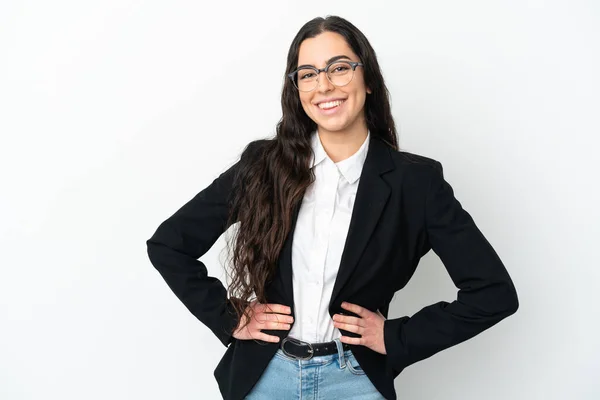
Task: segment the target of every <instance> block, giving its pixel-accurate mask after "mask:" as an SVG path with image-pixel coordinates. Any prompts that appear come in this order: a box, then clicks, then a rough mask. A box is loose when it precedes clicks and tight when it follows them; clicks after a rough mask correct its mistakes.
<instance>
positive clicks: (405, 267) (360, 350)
mask: <svg viewBox="0 0 600 400" xmlns="http://www.w3.org/2000/svg"><path fill="white" fill-rule="evenodd" d="M265 142H266V140H257V141H254V142H252V143H250V144H249V145H248V146H247V147H246V149H245V150H244V152H243V153H242V156H241V158H240V160H239V161H238V162H237V163H236V164H235V165H233V166H232V167H231V168H229V169H228V170H227V171H225V172H224V173H222V174H221V175H220V176H219V177H218V178H216V179H215V180H214V181H213V182H212V183H211V184H210V185H209V186H208V187H206V188H205V189H204V190H202V191H201V192H200V193H198V194H197V195H196V196H195V197H194V198H193V199H191V200H190V201H189V202H187V203H186V204H185V205H184V206H183V207H181V209H179V210H178V211H177V212H175V213H174V214H173V215H172V216H171V217H170V218H168V219H167V220H166V221H164V222H163V223H162V224H160V226H159V227H158V229H157V230H156V232H155V233H154V235H153V236H152V237H151V238H150V239H148V240H147V248H148V256H149V257H150V260H151V262H152V264H153V265H154V267H156V269H157V270H158V271H159V272H160V274H161V275H162V277H163V278H164V279H165V281H166V282H167V284H168V285H169V287H170V288H171V289H172V291H173V292H174V293H175V294H176V295H177V296H178V298H179V299H180V300H181V301H182V302H183V303H184V304H185V306H186V307H187V308H188V309H189V310H190V311H191V312H192V313H193V314H194V315H195V316H196V317H197V318H198V319H199V320H200V321H201V322H202V323H204V324H205V325H206V326H207V327H208V328H210V329H211V330H212V331H213V333H214V334H215V335H216V336H217V337H218V338H219V340H220V341H221V342H222V343H223V345H225V346H228V347H227V350H226V351H225V354H224V356H223V358H222V359H221V361H220V362H219V364H218V365H217V367H216V369H215V371H214V375H215V378H216V380H217V382H218V384H219V389H220V391H221V393H222V395H223V398H224V399H226V400H238V399H243V398H244V397H245V396H246V395H247V394H248V393H249V392H250V390H251V389H252V387H253V386H254V384H255V383H256V382H257V381H258V379H259V378H260V376H261V374H262V373H263V371H264V370H265V368H266V366H267V364H268V363H269V361H270V360H271V358H272V357H273V355H274V354H275V352H276V351H277V349H278V347H279V344H278V343H267V342H263V341H254V340H237V339H235V338H234V337H232V336H231V332H232V331H233V329H234V328H235V327H236V326H237V320H236V318H235V316H234V315H233V313H232V312H233V308H232V306H231V303H230V302H229V300H228V299H227V292H226V289H225V287H224V286H223V284H222V283H221V282H220V281H219V280H218V279H216V278H213V277H210V276H208V275H207V270H206V267H205V265H204V264H203V263H202V262H201V261H199V260H198V258H199V257H201V256H202V255H203V254H205V253H206V252H207V251H208V250H209V249H210V248H211V247H212V245H213V244H214V243H215V241H216V240H217V239H218V238H219V236H220V235H221V234H222V233H223V232H224V231H225V230H226V229H227V228H228V226H226V219H227V215H228V199H229V195H230V193H231V188H232V183H233V179H234V176H235V173H236V171H237V170H238V169H240V168H244V165H247V163H250V162H252V160H253V159H255V157H260V149H261V144H263V143H265ZM299 209H300V207H299V205H298V206H297V207H296V208H295V209H294V210H293V225H292V230H291V232H290V234H289V235H288V237H287V239H286V242H285V244H284V247H283V249H282V251H281V253H280V258H279V260H278V264H279V268H278V269H277V272H276V275H275V278H274V279H273V281H272V282H271V283H270V284H269V285H268V286H267V290H266V295H267V301H268V302H269V303H279V304H285V305H287V306H290V307H291V309H292V315H295V313H294V304H293V299H294V297H293V288H292V253H291V250H292V243H291V241H292V237H293V231H294V227H295V223H296V220H297V217H298V211H299ZM430 249H433V250H434V252H435V253H436V254H437V255H438V256H439V257H440V259H441V261H442V263H443V264H444V266H445V268H446V269H447V270H448V273H449V274H450V277H451V278H452V281H453V282H454V284H455V285H456V287H457V288H458V289H459V290H458V295H457V300H455V301H453V302H451V303H448V302H445V301H439V302H437V303H435V304H432V305H430V306H427V307H424V308H423V309H421V310H420V311H418V312H417V313H415V314H414V315H412V316H411V317H408V316H404V317H401V318H394V319H387V320H386V321H385V324H384V338H385V347H386V351H387V354H386V355H383V354H379V353H377V352H375V351H373V350H371V349H369V348H367V347H365V346H358V345H352V346H351V348H352V352H353V353H354V355H355V356H356V359H357V360H358V362H359V364H360V365H361V367H362V368H363V370H364V371H365V373H366V375H367V376H368V377H369V379H370V380H371V381H372V382H373V384H374V386H375V387H376V388H377V389H378V390H379V391H380V392H381V393H382V395H383V396H384V397H385V398H386V399H390V400H391V399H396V393H395V390H394V378H395V377H396V376H398V374H400V372H402V370H403V369H404V368H406V367H407V366H409V365H411V364H413V363H415V362H417V361H420V360H423V359H425V358H428V357H430V356H432V355H434V354H435V353H437V352H439V351H441V350H444V349H446V348H448V347H451V346H454V345H456V344H458V343H461V342H463V341H465V340H467V339H469V338H471V337H473V336H475V335H477V334H479V333H480V332H482V331H484V330H485V329H487V328H489V327H491V326H492V325H494V324H496V323H498V322H499V321H500V320H502V319H503V318H505V317H507V316H509V315H511V314H513V313H514V312H515V311H516V310H517V308H518V306H519V302H518V299H517V293H516V290H515V287H514V285H513V282H512V280H511V278H510V276H509V274H508V272H507V271H506V268H505V267H504V265H503V263H502V261H501V260H500V258H499V257H498V255H497V254H496V252H495V251H494V249H493V248H492V246H491V245H490V243H489V242H488V241H487V240H486V238H485V237H484V236H483V234H482V233H481V231H480V230H479V229H478V228H477V226H476V225H475V222H474V221H473V219H472V218H471V216H470V215H469V213H468V212H467V211H465V210H464V209H463V208H462V206H461V204H460V203H459V201H458V200H457V199H456V198H455V197H454V192H453V189H452V187H451V186H450V184H449V183H448V182H447V181H446V180H445V179H444V177H443V172H442V165H441V164H440V163H439V162H438V161H436V160H433V159H431V158H427V157H424V156H420V155H417V154H412V153H408V152H404V151H400V152H399V151H396V150H394V149H392V148H391V147H389V146H388V145H386V144H385V143H384V142H383V141H381V140H380V139H379V138H377V137H376V136H374V135H373V134H372V135H371V142H370V145H369V150H368V153H367V158H366V160H365V163H364V167H363V171H362V175H361V177H360V181H359V186H358V190H357V193H356V200H355V204H354V210H353V212H352V218H351V222H350V227H349V232H348V236H347V239H346V244H345V248H344V252H343V255H342V259H341V263H340V267H339V272H338V275H337V280H336V282H335V285H334V289H333V294H332V297H331V300H330V302H329V313H330V315H331V316H333V315H334V314H336V313H340V312H344V313H346V314H352V313H349V312H348V311H347V310H344V309H343V308H342V307H341V303H342V301H348V302H350V303H356V304H359V305H361V306H363V307H365V308H367V309H369V310H371V311H376V310H378V309H379V310H380V311H381V312H382V314H383V315H384V316H385V317H386V318H387V315H388V308H389V304H390V301H391V299H392V297H393V296H394V293H396V292H397V291H398V290H400V289H402V288H403V287H404V286H405V285H406V284H407V283H408V281H409V280H410V278H411V277H412V275H413V273H414V272H415V269H416V267H417V264H418V263H419V259H420V258H421V257H422V256H423V255H425V254H426V253H427V252H428V251H429V250H430ZM264 332H266V333H268V334H271V335H276V336H279V337H280V338H281V339H283V338H284V337H285V336H287V334H288V332H289V331H286V330H265V331H264ZM342 334H343V335H346V336H357V335H356V334H354V333H352V332H347V331H344V330H342Z"/></svg>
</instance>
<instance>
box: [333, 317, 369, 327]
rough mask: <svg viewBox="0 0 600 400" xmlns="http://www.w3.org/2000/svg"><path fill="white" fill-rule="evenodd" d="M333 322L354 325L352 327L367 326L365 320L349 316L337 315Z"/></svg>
mask: <svg viewBox="0 0 600 400" xmlns="http://www.w3.org/2000/svg"><path fill="white" fill-rule="evenodd" d="M333 320H334V321H335V322H342V323H344V324H352V325H358V326H367V325H366V323H365V320H364V319H362V318H358V317H351V316H349V315H339V314H336V315H334V318H333Z"/></svg>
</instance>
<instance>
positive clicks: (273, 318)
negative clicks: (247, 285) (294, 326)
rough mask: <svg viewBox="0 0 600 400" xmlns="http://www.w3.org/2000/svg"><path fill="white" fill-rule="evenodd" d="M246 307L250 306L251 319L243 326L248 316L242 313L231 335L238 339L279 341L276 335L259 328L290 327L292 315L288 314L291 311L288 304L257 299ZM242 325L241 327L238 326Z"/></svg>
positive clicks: (283, 328)
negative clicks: (267, 302) (264, 302)
mask: <svg viewBox="0 0 600 400" xmlns="http://www.w3.org/2000/svg"><path fill="white" fill-rule="evenodd" d="M248 308H251V310H250V315H251V316H252V317H251V321H250V322H249V323H248V325H246V326H244V324H245V323H246V321H247V320H248V317H246V315H242V319H241V321H240V323H239V324H238V327H237V328H236V329H235V331H234V332H233V337H234V338H236V339H240V340H250V339H257V340H262V341H265V342H273V343H277V342H279V337H278V336H271V335H267V334H266V333H264V332H262V331H261V329H276V330H277V329H281V330H286V329H290V328H291V325H290V324H291V323H292V322H294V317H292V316H291V315H289V314H290V313H291V312H292V311H291V310H290V308H289V307H288V306H284V305H282V304H261V303H259V302H258V300H254V301H252V302H251V303H250V304H249V305H248ZM242 322H243V323H242ZM241 326H244V327H243V328H240V327H241Z"/></svg>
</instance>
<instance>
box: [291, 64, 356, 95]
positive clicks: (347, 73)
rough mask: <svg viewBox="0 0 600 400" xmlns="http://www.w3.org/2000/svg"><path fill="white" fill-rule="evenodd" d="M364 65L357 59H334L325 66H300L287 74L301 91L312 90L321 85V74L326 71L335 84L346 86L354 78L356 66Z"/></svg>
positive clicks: (328, 77) (330, 80)
mask: <svg viewBox="0 0 600 400" xmlns="http://www.w3.org/2000/svg"><path fill="white" fill-rule="evenodd" d="M358 66H361V67H363V66H364V65H363V63H361V62H356V61H334V62H332V63H330V64H327V65H326V66H325V68H321V69H319V68H315V67H307V66H305V67H300V68H298V69H297V70H295V71H294V72H291V73H289V74H288V75H287V76H288V77H289V78H290V79H291V80H292V82H294V86H295V87H296V89H298V90H299V91H301V92H310V91H312V90H315V88H316V87H317V86H318V85H319V75H320V74H321V72H325V75H327V79H328V80H329V82H331V83H332V84H333V85H334V86H346V85H347V84H349V83H350V82H351V81H352V78H354V70H355V69H356V67H358Z"/></svg>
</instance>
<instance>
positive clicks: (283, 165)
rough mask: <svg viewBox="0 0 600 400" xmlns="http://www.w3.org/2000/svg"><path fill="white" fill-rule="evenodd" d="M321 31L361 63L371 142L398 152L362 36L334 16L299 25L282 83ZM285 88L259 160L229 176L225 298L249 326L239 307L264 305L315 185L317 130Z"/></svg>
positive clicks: (288, 85) (288, 83)
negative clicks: (298, 210)
mask: <svg viewBox="0 0 600 400" xmlns="http://www.w3.org/2000/svg"><path fill="white" fill-rule="evenodd" d="M326 31H328V32H336V33H338V34H340V35H342V36H343V37H344V38H345V40H346V42H347V43H348V45H349V46H350V48H351V49H352V50H353V51H354V53H355V54H356V55H357V56H358V57H359V59H360V60H361V61H362V63H363V64H364V68H363V69H364V76H365V77H364V79H365V85H366V86H367V87H369V88H371V91H372V92H371V94H369V95H367V97H366V100H365V109H364V112H365V120H366V123H367V128H368V129H369V131H370V133H371V136H374V137H378V138H379V139H382V140H383V141H384V142H386V143H387V144H388V145H389V146H390V147H392V148H394V149H396V150H398V139H397V133H396V127H395V124H394V120H393V118H392V113H391V108H390V101H389V92H388V90H387V87H386V86H385V83H384V80H383V76H382V74H381V70H380V68H379V64H378V62H377V57H376V55H375V51H374V50H373V48H372V47H371V45H370V44H369V41H368V40H367V38H366V37H365V35H364V34H363V33H362V32H361V31H359V30H358V29H357V28H356V27H355V26H354V25H353V24H351V23H350V22H348V21H347V20H345V19H343V18H340V17H337V16H328V17H326V18H321V17H318V18H315V19H312V20H311V21H309V22H307V23H306V24H305V25H304V26H302V28H301V29H300V31H299V32H298V33H297V34H296V37H295V38H294V40H293V41H292V44H291V46H290V49H289V51H288V56H287V67H286V71H285V75H284V76H286V75H287V74H288V73H290V72H292V71H294V70H295V69H296V68H297V65H298V53H299V48H300V44H301V43H302V41H304V40H305V39H308V38H314V37H316V36H317V35H319V34H320V33H323V32H326ZM284 82H285V83H284V85H283V90H282V93H281V107H282V111H283V115H282V117H281V120H279V122H278V124H277V128H276V136H275V138H274V139H271V140H265V141H264V143H262V144H261V148H260V151H259V152H258V153H259V155H258V156H257V157H255V159H253V160H250V161H251V162H249V163H248V165H247V167H246V168H244V169H243V170H242V171H240V172H239V174H238V175H237V176H236V178H235V181H234V190H232V193H233V194H232V198H231V201H230V215H229V221H228V224H227V225H228V226H229V225H231V224H233V223H235V222H239V223H240V224H239V227H238V229H237V230H236V232H235V233H234V235H233V236H232V239H231V241H232V242H235V245H234V249H233V252H232V254H231V264H232V269H231V283H230V285H229V289H228V292H229V293H228V294H229V297H230V300H231V302H232V304H233V306H234V309H235V311H236V313H237V317H238V318H241V316H242V315H243V314H246V316H247V317H248V321H249V320H250V317H251V315H250V314H249V313H248V312H247V308H246V306H247V305H248V303H249V301H250V300H251V297H252V295H253V293H254V294H255V295H256V299H257V300H258V301H259V302H260V303H266V302H267V300H266V298H265V287H266V286H267V284H268V283H269V281H270V280H271V278H272V277H273V274H274V271H275V269H276V268H277V260H278V258H279V253H280V251H281V249H282V247H283V244H284V242H285V240H286V238H287V236H288V234H289V233H290V227H291V224H292V211H293V210H294V209H295V207H296V206H297V205H299V203H300V202H301V201H302V198H303V196H304V192H305V190H306V188H308V187H309V186H310V185H311V183H313V182H314V180H315V176H314V173H313V171H312V169H310V167H309V163H310V161H311V160H312V157H313V152H312V148H311V144H310V143H311V142H310V137H311V133H312V132H314V131H315V130H316V129H317V125H316V124H315V122H314V121H312V120H311V119H310V118H309V117H308V115H306V113H305V112H304V109H303V108H302V104H301V103H300V98H299V96H298V92H297V90H296V88H295V87H294V85H293V83H292V82H291V80H289V79H287V77H286V78H284ZM244 326H245V325H244ZM241 327H243V326H241Z"/></svg>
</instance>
